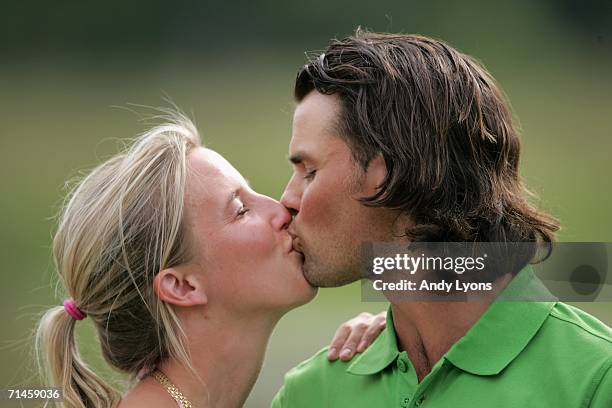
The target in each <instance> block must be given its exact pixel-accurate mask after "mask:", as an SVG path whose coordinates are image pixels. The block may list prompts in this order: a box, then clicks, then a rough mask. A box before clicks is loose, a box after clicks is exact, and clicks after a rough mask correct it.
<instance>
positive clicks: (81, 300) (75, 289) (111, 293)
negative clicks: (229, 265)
mask: <svg viewBox="0 0 612 408" xmlns="http://www.w3.org/2000/svg"><path fill="white" fill-rule="evenodd" d="M169 112H170V111H169ZM167 118H169V120H168V122H167V123H165V124H162V125H159V126H156V127H154V128H153V129H151V130H149V131H148V132H146V133H144V134H143V135H142V136H140V137H139V138H137V139H136V140H135V142H134V143H133V144H132V145H131V147H129V148H128V149H127V150H126V151H124V152H122V153H120V154H118V155H116V156H114V157H112V158H111V159H109V160H107V161H106V162H104V163H102V164H101V165H99V166H98V167H96V168H95V169H94V170H93V171H92V172H91V173H90V174H89V175H88V176H86V177H85V178H84V179H83V180H82V181H81V182H80V183H79V184H78V185H77V186H76V188H74V189H73V191H72V192H71V194H70V195H69V196H68V199H67V204H66V205H65V206H64V208H63V211H62V213H61V217H60V221H59V226H58V229H57V232H56V234H55V237H54V240H53V255H54V258H55V263H56V267H57V271H58V274H59V277H60V280H61V283H62V284H63V286H64V288H65V291H66V292H67V293H66V294H67V295H68V296H69V297H71V298H73V299H74V302H75V303H76V305H77V306H78V307H79V308H80V309H81V310H82V311H83V312H84V313H86V314H87V315H88V317H89V318H90V319H91V321H92V322H93V325H94V327H95V328H96V331H97V334H98V337H99V340H100V344H101V348H102V355H103V357H104V359H105V360H106V362H108V364H110V365H111V366H112V367H114V368H115V369H117V370H119V371H121V372H124V373H128V374H130V375H131V376H132V378H134V377H135V376H136V374H137V373H138V372H139V370H142V369H151V368H153V367H154V366H155V365H156V364H158V363H159V362H160V361H162V360H164V359H167V358H172V359H177V360H179V361H181V362H183V363H184V364H185V365H186V366H187V367H190V368H192V366H191V364H190V361H189V355H188V351H187V348H186V344H185V341H184V340H185V338H184V332H183V330H182V328H181V326H180V323H179V320H178V318H177V316H176V314H175V313H174V311H173V309H172V308H171V307H170V306H169V305H168V304H166V303H164V302H161V301H160V300H159V299H158V298H157V296H156V295H155V293H154V290H153V278H154V277H155V275H156V274H157V273H158V272H159V271H160V270H163V269H165V268H169V267H173V266H176V265H179V264H183V263H185V262H188V261H189V260H190V251H189V247H188V239H187V232H186V230H185V225H184V222H183V214H184V201H183V200H184V193H185V184H186V172H187V170H186V169H187V164H186V162H187V155H188V153H189V152H190V151H191V150H192V149H193V148H195V147H197V146H200V145H201V142H200V137H199V135H198V132H197V129H196V128H195V126H194V124H193V123H192V122H191V121H190V120H189V119H188V118H187V117H186V116H185V115H183V114H181V113H177V112H174V111H172V112H170V114H169V117H167ZM74 328H75V320H74V319H73V318H72V317H71V316H70V315H69V314H68V313H67V312H66V310H65V309H64V308H63V307H61V306H58V307H54V308H52V309H50V310H48V311H47V312H46V313H45V314H44V316H43V317H42V319H41V321H40V323H39V326H38V329H37V332H36V352H37V355H38V358H39V367H40V371H41V374H42V375H43V377H44V378H45V383H46V384H48V385H50V386H58V387H62V388H63V393H64V401H63V403H61V404H60V406H62V407H70V408H72V407H87V408H89V407H96V408H100V407H112V406H114V405H115V404H116V402H117V401H118V399H119V393H118V392H117V391H116V390H114V389H113V388H112V387H111V386H110V385H108V384H107V383H105V381H104V380H103V379H102V378H101V377H99V376H98V375H96V374H95V373H94V372H93V371H92V370H91V369H90V368H88V366H87V365H86V364H85V362H84V361H83V360H82V358H81V357H80V355H79V350H78V347H77V345H76V343H75V338H74Z"/></svg>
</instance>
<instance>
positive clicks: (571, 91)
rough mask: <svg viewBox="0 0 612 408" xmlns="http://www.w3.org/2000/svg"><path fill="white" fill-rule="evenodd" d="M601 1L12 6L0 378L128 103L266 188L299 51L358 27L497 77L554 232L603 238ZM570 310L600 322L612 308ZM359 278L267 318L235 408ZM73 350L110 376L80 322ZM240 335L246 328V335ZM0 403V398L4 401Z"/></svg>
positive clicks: (607, 149) (21, 357) (24, 337)
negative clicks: (467, 57)
mask: <svg viewBox="0 0 612 408" xmlns="http://www.w3.org/2000/svg"><path fill="white" fill-rule="evenodd" d="M611 4H612V3H610V2H609V1H606V0H587V1H578V0H558V1H553V0H548V1H539V2H533V1H527V0H517V1H513V2H499V3H497V2H491V1H477V0H472V1H462V2H452V1H446V2H443V1H439V0H434V1H427V2H415V1H385V0H382V1H378V2H371V1H346V0H341V1H335V2H333V3H329V2H326V1H323V0H316V1H302V2H280V1H277V2H272V1H258V2H246V1H243V2H214V3H213V2H202V1H184V2H177V3H170V2H159V1H149V2H141V1H132V2H119V1H114V0H112V1H106V2H97V3H94V2H75V1H67V2H28V1H26V2H21V3H18V2H11V3H7V4H3V5H2V12H1V13H0V55H1V57H0V58H1V61H2V63H1V64H0V95H1V97H0V119H1V121H0V123H1V127H0V152H1V153H2V159H1V160H0V166H1V167H0V169H1V172H0V186H1V187H2V194H1V202H2V210H1V211H0V222H1V224H0V225H1V227H2V228H1V232H0V244H1V245H0V248H2V249H1V250H2V267H1V268H2V274H3V277H4V283H3V284H2V285H0V287H1V290H2V293H1V296H0V316H1V317H2V324H3V326H2V329H1V330H0V333H1V334H0V358H1V360H0V361H1V364H0V387H7V386H9V385H27V384H35V383H36V382H35V378H34V377H32V371H31V370H32V368H33V366H32V364H31V354H30V351H29V350H28V348H27V346H28V345H29V336H30V334H31V331H32V329H33V327H34V324H35V321H36V318H37V316H38V315H39V313H40V312H41V311H42V310H44V309H45V308H46V307H49V306H50V305H56V304H59V303H60V301H61V300H62V298H63V297H62V293H61V292H60V293H57V295H56V291H55V286H54V285H53V282H54V280H53V279H54V273H55V271H54V269H53V262H52V258H51V252H50V246H51V239H52V234H53V231H54V229H55V221H54V219H53V216H54V214H56V213H57V211H58V209H59V204H60V202H61V199H62V197H63V195H64V193H65V190H64V188H63V186H64V183H65V182H66V181H67V180H69V179H71V178H73V177H75V176H78V175H79V174H80V172H81V171H83V170H87V169H89V168H91V167H93V166H94V165H96V164H97V163H99V162H100V161H101V160H103V159H104V158H105V157H108V155H110V154H112V153H113V152H115V151H116V149H117V146H118V143H117V140H119V139H122V138H126V137H133V136H135V135H136V134H137V133H139V132H141V131H143V130H144V129H145V125H144V124H142V123H140V122H138V116H137V115H135V114H134V113H133V112H130V111H129V110H126V109H122V108H117V107H115V106H121V107H126V106H128V104H129V103H137V104H145V105H163V101H162V99H161V98H162V95H163V93H164V92H165V93H167V94H168V95H169V96H170V97H171V98H172V99H173V100H174V101H175V102H176V103H177V104H178V105H179V106H181V107H182V108H183V109H184V110H186V111H187V112H189V113H191V114H192V116H193V117H194V118H195V119H196V121H197V123H198V125H199V128H200V131H201V134H202V136H203V138H204V141H205V143H206V144H207V145H208V146H209V147H211V148H213V149H216V150H218V151H219V152H220V153H222V154H223V155H224V156H226V157H227V158H228V159H229V160H230V161H231V162H232V163H233V164H234V165H235V166H236V167H237V168H238V169H239V170H240V171H241V172H242V173H243V174H244V175H245V176H246V177H247V178H248V179H249V180H250V182H251V184H252V185H253V186H254V188H255V189H256V190H258V191H260V192H262V193H265V194H268V195H271V196H273V197H275V198H279V197H280V193H281V192H282V189H283V187H284V185H285V183H286V182H287V180H288V178H289V176H290V173H291V168H290V166H289V164H288V162H287V160H286V154H287V145H288V142H289V138H290V129H291V115H292V111H293V101H292V84H293V79H294V75H295V73H296V71H297V69H298V68H299V67H300V66H301V65H302V64H304V63H305V56H304V52H305V51H310V50H319V49H322V48H324V47H325V46H326V44H327V43H328V41H329V39H330V38H332V37H344V36H346V35H349V34H350V33H351V32H352V31H353V30H354V29H355V28H356V27H357V26H358V25H361V26H364V27H367V28H370V29H373V30H377V31H391V32H406V33H420V34H425V35H431V36H435V37H439V38H442V39H444V40H446V41H448V42H449V43H451V44H452V45H454V46H455V47H457V48H459V49H460V50H462V51H464V52H466V53H469V54H472V55H474V56H476V57H477V58H478V59H479V60H481V61H482V62H483V63H484V64H485V66H486V67H487V68H488V69H489V70H490V71H491V72H492V73H493V75H494V76H495V77H496V78H497V79H498V81H499V82H500V83H501V84H502V87H503V88H504V89H505V91H506V93H507V94H508V96H509V98H510V100H511V102H512V105H513V108H514V111H515V114H516V116H517V118H518V121H519V123H520V126H521V128H522V133H523V141H524V154H523V161H522V172H523V175H524V178H525V180H526V181H527V184H528V185H529V186H530V187H531V188H532V190H534V191H535V192H537V193H538V194H539V196H540V198H541V203H540V205H541V206H542V207H543V208H545V209H547V210H548V211H550V212H552V213H553V214H554V215H556V216H557V217H559V218H560V219H561V221H562V224H563V230H562V232H561V234H560V239H561V240H562V241H612V231H611V229H610V227H611V226H612V214H611V211H610V209H611V208H612V189H611V188H610V187H611V186H610V181H609V180H610V175H611V173H612V163H611V162H610V156H611V153H612V120H611V119H610V117H611V113H612V97H611V95H612V78H611V77H610V73H611V72H612V6H611ZM578 306H579V307H581V308H583V309H585V310H587V311H589V312H591V313H593V314H595V315H596V316H597V317H599V318H600V319H601V320H603V321H604V322H606V323H608V324H609V325H610V324H612V308H611V304H610V303H603V302H600V303H590V304H580V305H578ZM384 307H385V305H384V304H373V303H361V302H360V291H359V287H358V286H356V285H352V286H348V287H344V288H339V289H333V290H330V289H327V290H322V291H321V292H320V294H319V296H318V297H317V299H316V300H315V301H313V302H312V303H311V304H309V305H307V306H305V307H302V308H300V309H298V310H295V311H293V312H291V313H290V314H289V315H287V316H286V317H285V318H284V319H283V320H282V322H281V324H280V325H279V326H278V328H277V330H276V332H275V334H274V336H273V338H272V341H271V344H270V349H269V352H268V355H267V358H266V362H265V366H264V368H263V370H262V373H261V376H260V378H259V381H258V383H257V385H256V386H255V389H254V390H253V392H252V395H251V397H250V399H249V401H248V403H247V406H248V407H265V406H268V404H269V402H270V400H271V398H272V396H273V395H274V393H275V392H276V391H277V389H278V388H279V386H280V384H281V383H282V376H283V374H284V373H285V372H286V371H287V369H289V368H290V367H292V366H294V365H295V364H296V363H297V362H299V361H301V360H303V359H304V358H306V357H308V356H310V355H311V354H312V353H313V352H315V351H316V350H318V349H319V348H320V347H322V346H324V345H325V344H326V343H327V342H329V340H330V339H331V337H332V334H333V332H334V330H335V328H336V326H337V325H338V324H339V323H340V322H341V321H343V320H346V319H348V318H350V317H351V316H353V315H355V314H356V313H358V312H359V311H363V310H369V311H379V310H382V309H383V308H384ZM78 326H79V328H78V334H79V344H80V346H81V348H82V350H83V352H84V354H85V355H86V357H87V359H89V360H90V361H91V362H92V364H94V365H95V366H96V367H98V369H99V370H101V371H103V372H104V373H105V374H106V375H108V377H109V378H115V379H117V378H120V377H119V376H117V375H116V374H114V373H112V372H111V371H110V370H109V369H108V368H105V366H104V365H103V364H101V363H100V360H99V358H98V357H97V354H98V348H97V344H96V342H95V339H94V337H93V336H92V332H91V327H89V326H88V323H87V322H84V323H82V324H79V325H78ZM245 335H248V334H247V333H245ZM0 404H2V402H0Z"/></svg>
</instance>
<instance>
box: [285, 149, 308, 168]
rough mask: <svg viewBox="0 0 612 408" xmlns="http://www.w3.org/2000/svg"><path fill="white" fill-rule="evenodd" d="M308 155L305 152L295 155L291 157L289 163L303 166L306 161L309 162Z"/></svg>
mask: <svg viewBox="0 0 612 408" xmlns="http://www.w3.org/2000/svg"><path fill="white" fill-rule="evenodd" d="M308 160H309V158H308V155H307V154H306V153H304V152H297V153H293V154H292V155H290V156H289V161H290V162H291V163H293V164H296V165H297V164H301V163H302V162H304V161H308Z"/></svg>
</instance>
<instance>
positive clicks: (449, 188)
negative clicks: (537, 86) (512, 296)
mask: <svg viewBox="0 0 612 408" xmlns="http://www.w3.org/2000/svg"><path fill="white" fill-rule="evenodd" d="M313 90H316V91H318V92H320V93H323V94H327V95H337V96H338V97H339V100H340V104H341V113H340V114H339V117H338V120H337V129H336V131H337V133H338V134H339V135H340V137H342V138H343V139H344V140H345V141H346V142H347V143H348V145H349V146H350V148H351V151H352V155H353V159H354V160H355V162H356V163H357V164H358V165H360V166H361V167H362V168H363V169H366V168H367V165H368V164H369V162H370V160H371V159H372V158H373V157H374V156H375V155H377V154H378V153H380V154H382V156H383V157H384V159H385V163H386V166H387V176H386V178H385V180H384V182H383V183H382V185H381V186H380V189H379V190H378V192H377V193H376V194H375V195H373V196H371V197H367V198H365V199H363V203H364V204H365V205H369V206H375V207H386V208H391V209H399V210H401V211H402V213H404V214H407V215H409V216H410V217H411V218H412V220H413V221H414V225H413V226H411V227H409V229H408V230H407V231H406V235H407V237H409V238H410V239H411V240H413V241H425V242H438V241H447V242H448V241H454V242H465V241H480V242H539V243H548V244H550V243H551V242H552V241H553V240H554V235H555V232H556V231H557V230H558V229H559V224H558V222H557V220H556V219H555V218H553V217H551V216H549V215H547V214H545V213H544V212H542V211H539V210H538V209H537V208H535V207H534V206H532V205H531V204H530V203H529V202H528V201H527V197H528V196H530V195H532V194H531V193H530V192H529V191H528V190H527V189H526V188H525V187H524V186H523V184H522V182H521V178H520V175H519V157H520V150H521V143H520V139H519V134H518V132H517V129H516V128H515V127H514V125H513V123H512V115H511V111H510V107H509V104H508V102H507V101H506V99H505V97H504V95H503V94H502V92H501V90H500V88H499V87H498V86H497V84H496V83H495V81H494V79H493V78H492V77H491V75H490V74H489V73H488V72H487V71H486V70H485V69H484V68H483V67H482V66H481V65H480V64H479V63H478V62H476V61H475V60H474V59H473V58H471V57H470V56H467V55H465V54H462V53H460V52H458V51H457V50H455V49H454V48H452V47H450V46H449V45H447V44H445V43H444V42H442V41H439V40H435V39H432V38H428V37H423V36H419V35H402V34H378V33H372V32H367V31H364V30H361V29H357V32H356V33H355V35H354V36H351V37H348V38H345V39H343V40H334V41H333V42H332V43H331V45H330V46H329V47H328V48H327V50H325V52H324V53H323V54H320V55H319V56H318V57H316V58H313V59H312V60H311V62H310V63H308V64H307V65H305V66H304V67H302V69H301V70H300V71H299V73H298V75H297V79H296V83H295V98H296V100H297V101H298V102H300V101H302V100H303V99H304V98H305V97H306V96H307V95H308V94H309V93H310V92H312V91H313Z"/></svg>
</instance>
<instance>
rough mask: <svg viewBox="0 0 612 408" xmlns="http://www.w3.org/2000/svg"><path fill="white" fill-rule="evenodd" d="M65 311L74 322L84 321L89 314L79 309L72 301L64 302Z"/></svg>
mask: <svg viewBox="0 0 612 408" xmlns="http://www.w3.org/2000/svg"><path fill="white" fill-rule="evenodd" d="M64 309H66V311H67V312H68V314H69V315H70V316H72V318H73V319H74V320H83V319H84V318H86V317H87V314H85V312H83V311H82V310H81V309H79V308H78V307H77V305H76V304H75V303H74V300H72V299H66V300H64Z"/></svg>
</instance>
